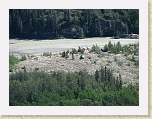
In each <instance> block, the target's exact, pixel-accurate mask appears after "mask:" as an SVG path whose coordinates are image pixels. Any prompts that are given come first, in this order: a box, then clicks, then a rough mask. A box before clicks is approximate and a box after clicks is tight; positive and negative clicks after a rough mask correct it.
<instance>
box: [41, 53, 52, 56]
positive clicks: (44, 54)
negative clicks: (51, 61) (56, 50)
mask: <svg viewBox="0 0 152 119" xmlns="http://www.w3.org/2000/svg"><path fill="white" fill-rule="evenodd" d="M51 55H52V52H44V53H43V56H51Z"/></svg>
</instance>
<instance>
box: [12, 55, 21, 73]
mask: <svg viewBox="0 0 152 119" xmlns="http://www.w3.org/2000/svg"><path fill="white" fill-rule="evenodd" d="M19 62H20V60H19V59H18V58H17V57H15V56H14V55H13V54H12V55H9V71H10V72H12V71H13V69H12V68H13V67H14V65H15V64H17V63H19Z"/></svg>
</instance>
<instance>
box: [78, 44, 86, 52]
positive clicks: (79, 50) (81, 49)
mask: <svg viewBox="0 0 152 119" xmlns="http://www.w3.org/2000/svg"><path fill="white" fill-rule="evenodd" d="M84 51H85V49H84V48H80V46H79V48H78V52H80V53H81V54H84Z"/></svg>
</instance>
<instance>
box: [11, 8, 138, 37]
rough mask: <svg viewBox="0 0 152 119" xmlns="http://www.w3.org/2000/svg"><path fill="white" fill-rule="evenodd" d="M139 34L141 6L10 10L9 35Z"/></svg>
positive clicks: (78, 35) (93, 35)
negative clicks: (135, 7) (128, 7)
mask: <svg viewBox="0 0 152 119" xmlns="http://www.w3.org/2000/svg"><path fill="white" fill-rule="evenodd" d="M119 34H139V10H138V9H113V10H112V9H10V10H9V38H10V39H11V38H22V39H59V38H86V37H111V36H118V35H119Z"/></svg>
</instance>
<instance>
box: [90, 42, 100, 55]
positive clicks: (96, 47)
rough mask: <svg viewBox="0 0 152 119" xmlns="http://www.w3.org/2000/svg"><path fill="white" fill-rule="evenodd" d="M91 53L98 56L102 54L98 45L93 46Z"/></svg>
mask: <svg viewBox="0 0 152 119" xmlns="http://www.w3.org/2000/svg"><path fill="white" fill-rule="evenodd" d="M90 52H95V53H96V54H101V49H100V47H99V46H98V45H97V44H96V45H94V44H93V46H92V48H91V50H90Z"/></svg>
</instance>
